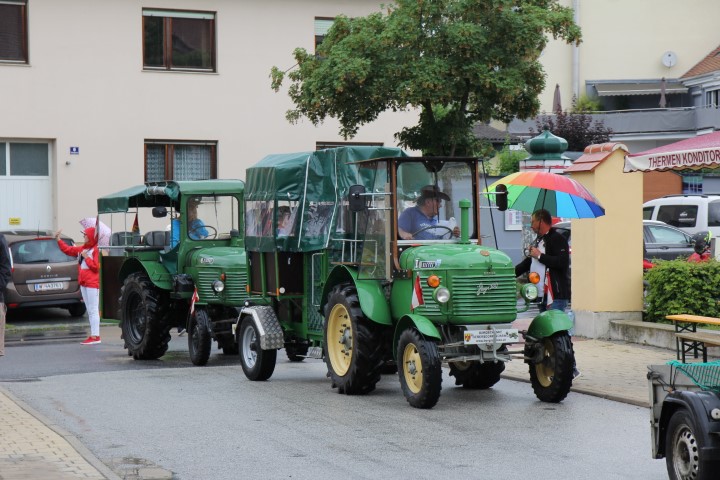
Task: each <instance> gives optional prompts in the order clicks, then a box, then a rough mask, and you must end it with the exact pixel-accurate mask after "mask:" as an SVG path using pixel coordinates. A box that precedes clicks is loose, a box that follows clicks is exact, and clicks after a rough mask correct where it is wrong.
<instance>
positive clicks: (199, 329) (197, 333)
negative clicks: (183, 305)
mask: <svg viewBox="0 0 720 480" xmlns="http://www.w3.org/2000/svg"><path fill="white" fill-rule="evenodd" d="M211 348H212V333H211V332H210V316H209V315H208V313H207V312H206V311H205V309H202V308H198V309H195V312H194V313H193V315H192V317H190V328H189V329H188V351H189V352H190V360H191V361H192V363H193V365H196V366H198V367H202V366H203V365H206V364H207V362H208V359H209V358H210V350H211Z"/></svg>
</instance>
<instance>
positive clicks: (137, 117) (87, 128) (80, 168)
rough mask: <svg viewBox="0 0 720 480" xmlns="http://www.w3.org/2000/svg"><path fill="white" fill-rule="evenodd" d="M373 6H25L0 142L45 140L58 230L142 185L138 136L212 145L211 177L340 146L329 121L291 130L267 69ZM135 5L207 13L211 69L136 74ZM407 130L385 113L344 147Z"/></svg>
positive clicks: (227, 0) (368, 0)
mask: <svg viewBox="0 0 720 480" xmlns="http://www.w3.org/2000/svg"><path fill="white" fill-rule="evenodd" d="M380 3H381V2H379V1H374V0H334V1H328V0H302V1H298V0H267V1H263V2H257V1H256V2H238V1H233V0H156V1H153V2H152V3H151V4H148V3H146V2H141V1H138V0H106V1H102V2H97V1H90V0H64V1H62V2H58V1H55V0H32V1H31V2H29V6H28V23H29V25H28V32H29V57H30V62H29V65H4V64H0V92H2V93H1V94H2V110H3V115H0V141H3V140H4V141H12V140H15V141H18V140H27V139H32V140H47V141H49V142H50V144H51V157H52V160H51V169H50V171H51V173H50V174H51V178H52V183H53V189H54V192H53V199H54V201H53V204H52V206H48V208H53V218H54V225H53V227H54V228H56V227H60V228H64V229H66V230H67V231H68V232H75V231H76V230H77V221H78V219H79V218H82V217H86V216H90V215H93V214H94V212H95V200H96V199H97V197H99V196H102V195H105V194H108V193H111V192H114V191H118V190H121V189H123V188H126V187H128V186H132V185H136V184H139V183H142V182H143V181H144V162H143V158H144V157H143V155H144V150H143V145H144V141H145V140H146V139H161V140H212V141H217V145H218V154H217V158H218V176H219V177H221V178H244V176H245V174H244V171H245V168H247V167H248V166H250V165H252V164H253V163H255V162H256V161H258V160H259V159H260V158H262V157H263V156H265V155H267V154H269V153H278V152H287V151H297V150H313V149H314V148H315V142H316V141H342V140H343V139H342V137H340V136H339V135H338V133H337V131H338V128H337V123H336V122H334V121H328V122H326V123H325V124H323V125H322V126H319V127H317V128H316V127H314V126H313V125H312V124H310V123H309V122H307V121H303V122H300V123H299V124H298V125H291V124H289V123H288V122H287V121H286V120H285V112H286V111H287V110H288V109H290V108H291V107H292V104H291V102H290V101H289V99H288V96H287V91H286V89H284V90H283V91H281V92H280V93H275V92H273V91H272V90H271V88H270V79H269V72H270V69H271V67H272V66H278V67H280V68H291V67H292V65H293V64H294V59H293V57H292V51H293V49H295V48H296V47H304V48H306V49H308V50H310V51H312V49H313V48H314V47H313V45H314V29H313V22H314V18H315V17H316V16H320V17H334V16H336V15H338V14H341V13H343V14H346V15H349V16H359V15H365V14H368V13H371V12H375V11H378V10H379V8H380V7H379V6H380ZM143 7H153V8H159V9H187V10H203V11H214V12H217V19H216V25H217V36H216V39H217V72H216V73H185V72H182V73H181V72H153V71H143V66H142V8H143ZM9 92H11V93H10V94H9ZM415 121H416V115H415V114H413V113H396V114H383V115H382V116H381V118H380V120H379V121H377V122H375V123H373V124H372V125H368V126H366V127H364V128H361V129H360V132H359V134H358V135H357V137H355V138H354V139H353V140H354V141H362V142H383V143H384V144H385V145H392V146H395V145H396V144H395V141H394V139H393V133H394V132H396V131H398V130H400V129H401V127H402V126H404V125H408V124H413V123H415ZM71 146H76V147H79V148H80V153H79V155H72V156H71V155H70V154H69V148H70V147H71Z"/></svg>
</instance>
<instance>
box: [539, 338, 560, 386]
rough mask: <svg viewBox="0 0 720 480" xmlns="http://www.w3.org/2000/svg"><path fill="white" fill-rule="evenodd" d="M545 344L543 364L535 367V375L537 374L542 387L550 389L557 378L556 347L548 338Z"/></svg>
mask: <svg viewBox="0 0 720 480" xmlns="http://www.w3.org/2000/svg"><path fill="white" fill-rule="evenodd" d="M543 343H544V344H545V354H544V355H543V360H542V362H540V363H538V364H537V365H535V373H537V378H538V382H540V385H542V386H543V387H549V386H550V385H552V382H553V378H554V377H555V345H554V344H553V342H552V340H550V339H549V338H546V339H545V340H544V342H543Z"/></svg>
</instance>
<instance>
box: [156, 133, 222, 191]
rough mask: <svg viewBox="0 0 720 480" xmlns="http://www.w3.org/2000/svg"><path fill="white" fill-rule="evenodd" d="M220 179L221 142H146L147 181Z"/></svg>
mask: <svg viewBox="0 0 720 480" xmlns="http://www.w3.org/2000/svg"><path fill="white" fill-rule="evenodd" d="M210 178H217V142H171V141H164V140H146V141H145V181H146V182H161V181H164V180H207V179H210Z"/></svg>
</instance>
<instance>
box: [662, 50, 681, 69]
mask: <svg viewBox="0 0 720 480" xmlns="http://www.w3.org/2000/svg"><path fill="white" fill-rule="evenodd" d="M676 63H677V55H676V54H675V52H671V51H669V50H668V51H667V52H665V53H663V55H662V64H663V65H665V66H666V67H668V68H670V67H673V66H675V64H676Z"/></svg>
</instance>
